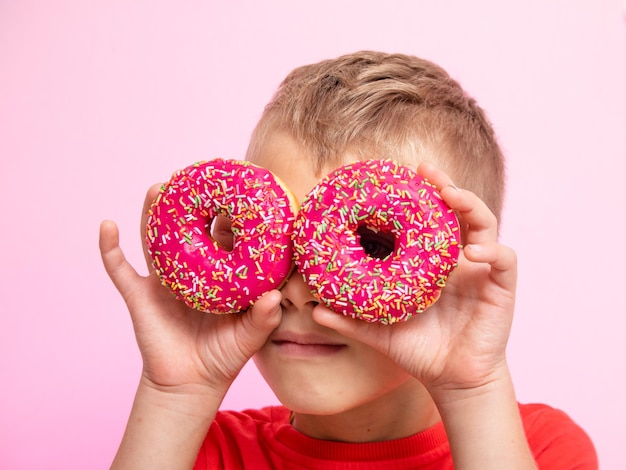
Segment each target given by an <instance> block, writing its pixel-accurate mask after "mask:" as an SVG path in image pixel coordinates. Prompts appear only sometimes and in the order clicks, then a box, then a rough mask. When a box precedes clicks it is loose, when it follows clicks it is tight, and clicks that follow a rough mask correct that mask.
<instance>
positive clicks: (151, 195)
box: [139, 183, 162, 272]
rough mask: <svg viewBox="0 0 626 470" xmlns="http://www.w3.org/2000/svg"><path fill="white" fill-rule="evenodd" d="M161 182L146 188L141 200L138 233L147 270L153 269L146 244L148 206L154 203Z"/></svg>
mask: <svg viewBox="0 0 626 470" xmlns="http://www.w3.org/2000/svg"><path fill="white" fill-rule="evenodd" d="M161 187H162V184H161V183H155V184H153V185H152V186H150V188H148V192H147V193H146V198H145V199H144V201H143V209H142V210H141V226H140V227H139V233H140V235H141V246H142V247H143V257H144V259H145V260H146V266H148V270H149V271H150V272H152V271H153V270H154V268H153V266H152V257H151V256H150V253H148V246H147V245H146V227H147V225H148V213H149V212H150V208H151V207H152V204H153V203H154V201H155V199H156V197H157V195H158V194H159V191H160V190H161Z"/></svg>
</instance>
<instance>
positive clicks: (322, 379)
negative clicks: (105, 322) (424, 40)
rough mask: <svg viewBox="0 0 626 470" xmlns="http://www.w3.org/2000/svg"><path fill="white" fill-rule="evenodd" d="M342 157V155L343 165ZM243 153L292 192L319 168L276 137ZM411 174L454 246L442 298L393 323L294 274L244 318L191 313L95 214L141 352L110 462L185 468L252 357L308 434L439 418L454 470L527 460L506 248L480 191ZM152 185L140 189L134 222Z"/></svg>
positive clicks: (371, 430)
mask: <svg viewBox="0 0 626 470" xmlns="http://www.w3.org/2000/svg"><path fill="white" fill-rule="evenodd" d="M351 160H352V157H351V156H350V155H349V154H347V155H345V159H344V163H347V162H348V161H351ZM253 162H254V163H257V164H260V165H262V166H264V167H266V168H268V169H270V170H271V171H273V172H274V173H275V174H276V175H277V176H278V177H279V178H280V179H281V180H282V181H283V182H285V183H286V185H287V186H288V187H289V188H290V189H291V191H292V192H293V193H294V195H295V197H296V198H297V199H298V200H302V199H303V198H304V196H305V195H306V193H307V192H308V191H309V190H310V189H311V188H312V187H313V186H314V185H315V184H316V183H317V182H318V181H319V178H320V177H322V176H323V175H317V176H315V175H314V171H313V167H312V163H311V162H312V160H311V158H310V156H309V155H307V154H306V152H305V151H304V150H303V149H302V148H301V147H300V146H299V145H298V143H297V142H295V141H294V140H293V139H292V138H291V137H290V136H288V135H286V134H275V135H274V136H273V137H272V138H271V139H269V140H268V141H267V142H266V143H265V145H264V146H263V147H262V148H261V150H260V152H259V153H258V154H257V155H256V157H255V158H254V160H253ZM330 170H332V168H328V169H325V171H324V173H327V172H328V171H330ZM417 171H418V173H419V174H420V175H421V176H424V177H426V178H428V179H429V180H430V181H431V182H432V183H434V184H435V186H437V187H438V188H440V193H441V196H442V198H443V199H444V201H445V202H446V203H447V204H448V205H449V206H450V207H452V208H453V209H455V210H456V211H457V212H458V213H459V214H460V220H461V223H462V225H463V226H464V234H465V247H464V249H463V253H462V256H461V259H460V263H459V267H458V268H457V269H456V270H455V271H454V272H453V274H452V275H451V277H450V278H449V280H448V285H447V286H446V288H445V289H444V291H443V293H442V295H441V298H440V299H439V301H438V302H437V303H436V304H434V305H433V306H432V307H430V308H429V309H428V310H427V311H426V312H425V313H423V314H421V315H418V316H416V317H414V318H412V319H411V320H409V321H407V322H404V323H399V324H396V325H393V326H385V325H379V324H373V323H366V322H363V321H359V320H353V319H350V318H347V317H343V316H341V315H337V314H336V313H334V312H332V311H330V310H329V309H327V308H325V307H324V306H322V305H320V304H319V303H318V302H317V301H316V299H315V297H314V296H313V295H312V294H311V292H310V291H309V289H308V287H307V286H306V283H305V282H304V280H303V278H302V276H301V275H300V274H299V273H297V272H296V273H294V274H293V275H292V276H291V277H290V278H289V280H288V281H287V282H286V284H285V285H284V286H283V287H282V288H281V290H280V291H277V290H275V291H271V292H268V293H267V294H265V295H264V296H263V297H262V298H261V299H259V301H257V302H256V304H255V305H254V306H253V307H252V308H251V309H250V310H249V311H248V312H246V313H245V314H243V315H223V316H214V315H207V314H202V313H200V312H197V311H193V310H190V309H189V308H187V307H186V306H185V305H184V304H182V303H181V302H178V301H176V300H174V299H173V297H172V296H171V295H170V294H169V292H167V290H166V289H165V288H164V287H162V286H161V284H160V283H159V280H158V279H157V277H156V275H155V273H154V272H153V270H152V268H151V263H150V260H149V258H148V256H146V261H147V265H148V270H149V273H148V275H147V276H141V275H139V274H138V273H137V272H136V271H135V269H134V268H133V267H132V266H131V265H130V264H129V263H128V262H127V261H126V259H125V257H124V254H123V252H122V250H121V248H120V246H119V235H118V231H117V227H116V226H115V224H114V223H113V222H110V221H105V222H103V223H102V225H101V231H100V250H101V254H102V259H103V263H104V266H105V269H106V271H107V273H108V274H109V276H110V278H111V280H112V281H113V283H114V284H115V286H116V287H117V289H118V290H119V292H120V294H121V295H122V297H123V298H124V300H125V301H126V304H127V306H128V310H129V312H130V314H131V318H132V321H133V327H134V329H135V335H136V338H137V343H138V345H139V349H140V351H141V354H142V358H143V371H142V375H141V379H140V382H139V386H138V390H137V393H136V396H135V401H134V405H133V408H132V411H131V415H130V418H129V422H128V425H127V428H126V432H125V434H124V437H123V440H122V443H121V445H120V448H119V450H118V453H117V455H116V458H115V461H114V463H113V466H112V468H135V467H137V466H139V465H142V466H149V467H150V468H189V467H190V466H192V464H193V462H194V460H195V457H196V455H197V452H198V449H199V447H200V445H201V443H202V441H203V439H204V437H205V436H206V433H207V430H208V428H209V426H210V424H211V422H212V421H213V419H214V417H215V414H216V412H217V410H218V408H219V405H220V403H221V401H222V399H223V397H224V395H225V394H226V392H227V390H228V388H229V387H230V385H231V383H232V381H233V380H234V378H235V377H236V376H237V373H238V372H239V371H240V370H241V368H242V367H243V366H244V364H245V363H246V362H247V361H248V360H249V359H250V358H253V357H254V360H255V362H256V365H257V367H258V368H259V370H260V371H261V373H262V374H263V376H264V378H265V380H266V381H267V382H268V384H269V385H270V386H271V387H272V389H273V390H274V392H275V393H276V395H277V397H278V398H279V400H281V402H282V403H283V404H285V406H287V407H289V408H290V409H292V410H293V411H294V416H295V418H294V421H293V425H294V427H296V429H298V430H300V431H301V432H303V433H305V434H307V435H309V436H311V437H316V438H320V439H331V440H336V441H345V442H365V441H376V440H386V439H395V438H399V437H405V436H408V435H411V434H414V433H416V432H419V431H421V430H424V429H426V428H428V427H429V426H431V425H433V424H434V423H436V422H437V421H438V420H440V419H442V420H443V422H444V425H445V427H446V432H447V434H448V438H449V441H450V446H451V449H452V455H453V459H454V463H455V468H457V469H464V468H467V469H472V468H480V469H491V468H493V469H502V468H507V469H526V468H536V467H535V464H534V461H533V458H532V456H531V454H530V451H529V449H528V445H527V443H526V439H525V436H524V432H523V428H522V425H521V421H520V417H519V412H518V408H517V403H516V400H515V393H514V389H513V385H512V381H511V377H510V374H509V370H508V366H507V362H506V355H505V348H506V343H507V340H508V336H509V332H510V328H511V322H512V317H513V309H514V301H515V285H516V256H515V253H514V252H513V251H512V250H511V249H510V248H508V247H505V246H503V245H501V244H499V243H498V242H497V224H496V218H495V216H494V215H493V214H492V213H491V212H490V211H489V210H488V209H487V207H486V206H485V204H484V203H483V202H482V201H481V200H480V199H479V198H478V197H477V196H475V195H474V194H473V193H471V192H469V191H466V190H463V189H459V188H456V186H454V184H453V182H452V179H451V178H450V177H449V176H448V175H446V174H444V173H443V172H441V171H440V170H438V169H437V168H435V167H434V166H433V165H431V164H428V163H423V164H421V165H420V166H419V167H418V170H417ZM158 186H159V185H155V186H153V187H152V188H150V190H149V191H148V194H147V195H146V203H145V205H144V211H143V214H144V215H143V219H142V227H144V226H145V218H146V212H147V209H148V207H149V205H150V204H151V202H152V200H153V199H154V197H155V196H156V193H157V191H158ZM218 231H220V230H218ZM224 232H225V231H224V230H221V231H220V233H224ZM303 389H305V390H307V393H306V395H305V394H303V393H301V392H302V390H303ZM171 429H176V432H175V433H172V432H171Z"/></svg>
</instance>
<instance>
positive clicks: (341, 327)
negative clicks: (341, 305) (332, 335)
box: [313, 305, 386, 349]
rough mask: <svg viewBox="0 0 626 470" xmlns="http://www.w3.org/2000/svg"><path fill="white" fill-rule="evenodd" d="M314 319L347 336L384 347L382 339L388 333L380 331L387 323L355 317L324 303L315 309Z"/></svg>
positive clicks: (374, 345) (369, 344) (372, 345)
mask: <svg viewBox="0 0 626 470" xmlns="http://www.w3.org/2000/svg"><path fill="white" fill-rule="evenodd" d="M313 319H314V320H315V321H316V322H317V323H319V324H320V325H322V326H325V327H327V328H330V329H332V330H335V331H337V332H338V333H340V334H342V335H343V336H345V337H347V338H351V339H355V340H358V341H360V342H362V343H364V344H367V345H368V346H371V347H374V348H376V349H382V348H383V347H384V344H382V343H383V341H382V340H383V338H385V337H386V335H381V334H380V333H381V328H386V325H381V324H379V323H370V322H366V321H364V320H358V319H354V318H351V317H348V316H345V315H342V314H341V313H337V312H334V311H333V310H331V309H329V308H328V307H325V306H322V305H318V306H317V307H315V309H313Z"/></svg>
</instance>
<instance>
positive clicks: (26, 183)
mask: <svg viewBox="0 0 626 470" xmlns="http://www.w3.org/2000/svg"><path fill="white" fill-rule="evenodd" d="M221 3H222V5H220V6H217V5H218V2H207V1H204V2H202V1H197V0H196V1H187V2H174V1H163V0H144V1H139V0H130V1H129V0H91V1H89V2H85V1H80V0H55V1H48V2H36V1H33V0H20V1H10V0H4V1H1V2H0V158H1V160H0V175H1V176H2V184H1V186H0V228H1V230H0V237H1V238H0V239H1V241H2V243H1V244H0V262H1V265H2V270H1V272H0V294H1V295H0V315H1V326H0V381H1V382H0V467H2V468H11V469H21V468H24V469H39V468H46V469H79V468H94V469H95V468H107V467H108V465H109V463H110V461H111V459H112V456H113V454H114V452H115V450H116V448H117V445H118V442H119V439H120V437H121V434H122V432H123V429H124V425H125V421H126V417H127V415H128V411H129V408H130V405H131V401H132V398H133V393H134V389H135V385H136V382H137V379H138V375H139V371H140V358H139V354H138V351H137V349H136V345H135V343H134V338H133V332H132V328H131V324H130V320H129V317H128V314H127V312H126V310H125V307H124V305H123V303H122V301H121V299H120V298H119V297H118V295H117V293H116V291H115V290H114V288H113V286H112V285H111V284H110V282H109V280H108V278H107V277H106V275H105V273H104V270H103V269H102V267H101V265H100V259H99V253H98V250H97V231H98V224H99V222H100V220H101V219H104V218H112V219H115V220H116V221H117V222H118V223H119V225H120V228H121V231H122V243H123V246H124V248H125V250H126V253H127V255H128V257H129V258H130V259H131V260H132V262H133V263H135V265H136V266H138V267H141V265H142V256H141V251H140V243H139V238H138V222H139V213H140V209H141V205H142V202H143V195H144V191H145V189H146V188H147V187H148V186H149V185H150V184H151V183H153V182H156V181H163V180H164V179H166V178H167V177H169V175H170V174H171V173H172V171H174V170H175V169H177V168H179V167H182V166H186V165H187V164H189V163H191V162H193V161H196V160H201V159H207V158H212V157H217V156H222V157H241V156H243V154H244V150H245V148H246V144H247V141H248V137H249V134H250V132H251V130H252V127H253V125H254V124H255V122H256V120H257V118H258V117H259V114H260V112H261V109H262V107H263V105H264V104H265V103H266V102H267V100H268V99H269V98H270V96H271V95H272V93H273V91H274V89H275V87H276V86H277V85H278V83H279V81H280V80H281V79H282V77H283V76H284V75H285V74H286V73H287V72H288V71H289V70H291V69H292V68H293V67H295V66H297V65H300V64H303V63H308V62H311V61H317V60H320V59H323V58H328V57H333V56H336V55H339V54H341V53H345V52H350V51H354V50H357V49H366V48H370V49H380V50H386V51H399V52H407V53H414V54H417V55H421V56H424V57H426V58H430V59H432V60H435V61H437V62H438V63H440V64H441V65H443V66H444V67H446V68H447V69H448V70H449V71H450V72H451V73H452V74H453V76H455V77H456V78H458V79H459V80H460V81H461V82H462V83H463V84H464V85H465V87H466V88H467V89H468V90H469V91H470V92H471V93H472V94H473V95H474V96H475V97H476V98H477V99H478V100H479V102H480V103H481V104H482V105H483V106H484V107H485V108H486V109H487V110H488V112H489V115H490V117H491V119H492V120H493V122H494V123H495V126H496V128H497V131H498V132H499V135H500V137H501V141H502V144H503V146H504V148H505V149H506V153H507V154H508V166H509V172H510V178H509V183H508V186H509V191H508V198H507V203H506V216H505V220H504V225H503V227H502V239H503V241H504V242H505V243H507V244H509V245H511V246H513V247H515V249H516V250H517V252H518V254H519V263H520V266H519V270H520V281H519V302H518V308H517V316H516V320H515V325H514V333H513V335H512V338H511V341H510V348H509V358H510V363H511V366H512V369H513V373H514V377H515V382H516V385H517V392H518V398H519V400H520V401H523V402H535V401H539V402H547V403H550V404H552V405H554V406H556V407H559V408H562V409H564V410H566V411H567V412H568V413H569V414H570V415H571V416H572V417H573V418H574V419H575V420H577V421H578V422H579V423H580V424H581V425H583V427H584V428H585V429H586V430H587V431H588V432H589V434H590V435H591V437H592V438H593V439H594V441H595V443H596V446H597V448H598V452H599V455H600V459H601V463H602V467H603V468H607V469H618V468H626V455H625V453H624V433H623V422H624V420H626V404H625V400H624V388H625V387H626V379H625V374H624V373H625V372H626V367H625V363H626V360H625V357H626V354H625V349H626V347H625V344H626V341H625V339H624V338H625V334H624V331H625V330H626V315H625V314H626V308H625V307H624V301H623V291H624V288H625V286H624V265H625V262H626V258H625V250H624V237H625V235H624V216H625V215H626V211H625V210H624V202H625V198H624V177H623V174H622V169H623V161H624V159H625V157H626V117H625V113H626V111H625V110H626V21H625V20H624V18H625V16H624V15H625V13H626V12H625V6H624V3H623V2H621V1H620V0H593V1H591V0H587V1H582V0H578V1H573V0H572V1H564V0H530V1H526V2H502V1H500V0H477V1H473V2H468V1H466V0H448V1H439V2H434V1H433V2H426V1H414V0H405V1H398V0H391V1H389V2H387V4H386V6H385V7H383V6H382V3H381V2H380V1H370V0H349V1H337V0H319V1H316V2H294V1H287V0H274V1H265V2H254V1H242V0H240V1H233V2H229V3H227V2H221ZM271 403H275V399H274V398H273V396H272V395H271V393H270V392H269V391H268V389H267V388H266V386H265V385H264V383H263V382H262V380H261V379H260V378H259V376H258V374H257V373H256V371H255V369H254V368H253V366H249V367H247V368H246V369H244V372H243V373H242V375H241V376H240V378H239V379H238V380H237V382H236V384H235V385H234V386H233V388H232V390H231V393H230V394H229V395H228V396H227V398H226V400H225V402H224V406H225V407H229V408H236V409H240V408H244V407H248V406H261V405H266V404H271Z"/></svg>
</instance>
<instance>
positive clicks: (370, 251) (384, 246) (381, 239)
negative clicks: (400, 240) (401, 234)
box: [356, 225, 396, 260]
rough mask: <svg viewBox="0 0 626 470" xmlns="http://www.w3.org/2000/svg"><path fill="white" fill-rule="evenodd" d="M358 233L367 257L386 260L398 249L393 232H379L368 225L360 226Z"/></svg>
mask: <svg viewBox="0 0 626 470" xmlns="http://www.w3.org/2000/svg"><path fill="white" fill-rule="evenodd" d="M356 233H357V235H358V238H359V244H360V245H361V246H362V247H363V250H364V251H365V253H366V254H367V256H369V257H371V258H376V259H381V260H384V259H385V258H387V257H388V256H389V255H390V254H391V253H393V252H394V250H395V248H396V237H395V236H394V234H393V233H391V232H386V231H384V230H379V229H377V228H375V227H370V226H368V225H360V226H359V227H358V228H357V230H356Z"/></svg>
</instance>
